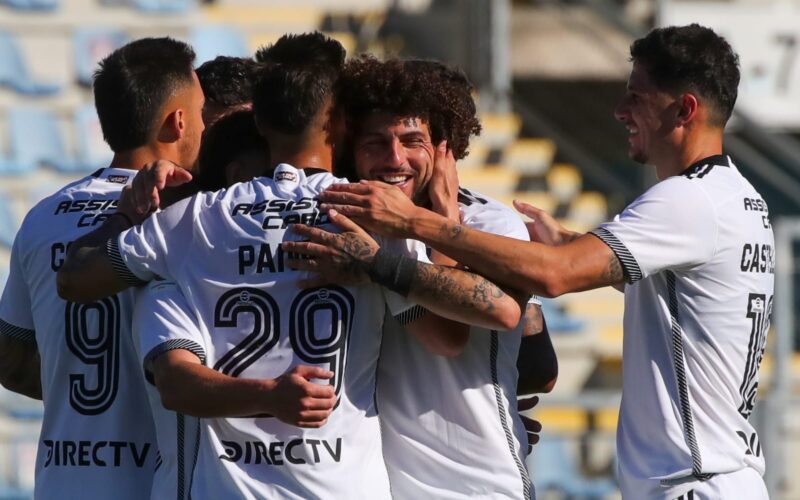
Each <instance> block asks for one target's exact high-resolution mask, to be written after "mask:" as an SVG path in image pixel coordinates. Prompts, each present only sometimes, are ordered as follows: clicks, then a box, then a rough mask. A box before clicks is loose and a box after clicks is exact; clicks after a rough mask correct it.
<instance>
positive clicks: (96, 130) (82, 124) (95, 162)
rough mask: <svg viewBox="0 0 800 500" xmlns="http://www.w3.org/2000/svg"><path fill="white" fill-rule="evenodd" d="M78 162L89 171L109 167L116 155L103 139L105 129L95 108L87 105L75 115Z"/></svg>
mask: <svg viewBox="0 0 800 500" xmlns="http://www.w3.org/2000/svg"><path fill="white" fill-rule="evenodd" d="M75 139H76V142H77V162H78V163H79V164H81V165H83V166H84V167H85V169H86V170H87V171H89V170H97V169H98V168H103V167H107V166H108V164H109V163H111V158H113V156H114V153H113V152H112V151H111V148H109V147H108V144H106V142H105V140H104V139H103V129H102V128H101V127H100V119H99V118H98V117H97V111H96V110H95V109H94V106H93V105H91V104H87V105H86V106H83V107H82V108H81V109H79V110H78V112H77V113H75Z"/></svg>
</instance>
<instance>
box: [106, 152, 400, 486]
mask: <svg viewBox="0 0 800 500" xmlns="http://www.w3.org/2000/svg"><path fill="white" fill-rule="evenodd" d="M337 182H345V181H343V180H340V179H337V178H335V177H333V176H332V175H330V174H328V173H316V174H313V175H308V174H307V172H305V171H303V170H298V169H295V168H294V167H291V166H289V165H279V166H278V167H277V168H276V170H275V173H274V175H273V179H268V178H263V177H262V178H258V179H255V180H253V181H251V182H248V183H241V184H236V185H234V186H232V187H231V188H230V189H228V190H223V191H219V192H217V193H201V194H198V195H196V196H195V197H193V198H191V199H190V200H186V201H184V202H181V203H178V204H176V205H173V206H172V207H170V208H169V209H167V210H165V211H164V212H162V213H159V214H155V215H154V216H153V217H151V218H149V219H148V220H147V221H146V222H145V223H144V224H142V226H141V227H138V228H134V229H131V230H129V231H127V232H125V233H123V234H121V235H120V237H119V239H118V249H114V248H113V245H111V246H112V254H111V258H112V259H114V258H115V256H116V258H118V259H119V260H120V261H121V262H124V264H125V266H126V267H127V269H128V270H129V271H130V272H132V273H133V274H134V275H135V276H137V277H138V278H140V279H145V280H146V279H150V278H152V277H154V276H155V275H160V276H163V277H165V278H167V279H169V280H172V281H174V282H176V283H178V285H179V286H180V289H181V292H182V293H183V294H184V296H185V297H186V300H187V302H188V304H189V307H190V309H191V315H192V316H194V318H195V319H196V320H197V323H198V325H200V326H199V327H200V332H201V335H202V338H203V340H204V348H205V350H206V355H207V364H208V366H210V367H213V368H214V369H217V370H219V371H221V372H223V373H226V374H229V375H233V376H242V377H264V378H274V377H277V376H279V375H281V374H283V373H284V372H286V371H287V370H290V369H291V368H293V367H294V366H296V365H298V364H311V365H321V366H323V367H327V368H330V369H331V370H332V371H333V372H334V373H335V374H336V375H335V377H334V381H333V384H334V386H335V387H336V388H337V393H338V394H339V402H338V407H337V408H336V410H335V411H334V412H333V414H332V416H331V417H330V419H329V421H328V423H327V424H326V425H325V426H323V427H322V428H320V429H300V428H296V427H293V426H290V425H287V424H284V423H282V422H280V421H278V420H277V419H275V418H271V417H270V418H225V419H222V418H220V419H206V420H204V422H205V424H206V425H205V426H204V429H203V433H202V437H201V445H200V454H199V457H198V462H197V468H196V473H195V475H194V481H193V484H192V497H193V498H195V499H201V498H211V499H216V498H230V497H240V498H276V497H281V498H311V497H320V498H387V497H388V496H389V488H388V477H387V474H386V469H385V465H384V463H383V460H382V457H381V443H380V430H379V427H378V419H377V414H376V410H375V405H374V391H375V372H376V363H377V359H378V354H379V348H380V340H381V328H380V327H381V325H382V323H383V320H384V311H385V304H389V308H390V310H391V312H392V313H393V314H399V313H402V312H404V311H405V310H406V309H407V308H409V307H410V306H411V305H410V304H407V303H406V302H405V300H400V299H402V298H400V297H398V296H396V295H394V296H393V298H392V297H390V296H389V294H386V293H384V291H383V289H382V288H381V287H378V286H375V285H364V286H358V287H346V288H345V287H339V286H328V287H323V288H320V289H314V290H306V291H304V290H301V289H299V288H298V286H297V282H298V280H300V279H303V278H306V277H308V274H307V273H305V272H299V271H292V270H291V269H289V268H288V267H284V263H285V259H286V256H285V255H284V254H283V252H282V250H281V249H280V243H281V242H282V241H285V240H289V239H295V238H297V236H296V235H295V234H293V233H292V232H291V231H287V230H286V227H287V226H288V225H289V224H291V223H293V222H301V221H302V222H306V223H309V224H314V225H327V224H328V222H327V216H326V215H324V214H320V213H319V211H318V209H317V202H316V197H317V195H318V194H319V193H320V192H321V191H322V190H324V189H325V188H326V187H328V186H330V185H331V184H333V183H337ZM114 252H118V253H117V254H114ZM122 271H123V272H124V271H125V270H124V269H122ZM237 353H238V354H237ZM221 457H222V458H221Z"/></svg>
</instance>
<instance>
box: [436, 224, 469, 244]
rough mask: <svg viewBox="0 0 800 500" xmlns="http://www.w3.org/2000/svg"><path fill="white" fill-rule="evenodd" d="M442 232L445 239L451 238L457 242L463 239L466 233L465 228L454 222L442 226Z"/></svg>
mask: <svg viewBox="0 0 800 500" xmlns="http://www.w3.org/2000/svg"><path fill="white" fill-rule="evenodd" d="M440 231H441V233H442V235H443V236H444V237H445V238H450V239H451V240H457V239H458V238H460V237H461V234H462V233H463V232H464V226H462V225H461V224H457V223H454V222H448V223H445V224H443V225H442V228H441V230H440Z"/></svg>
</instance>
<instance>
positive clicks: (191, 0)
mask: <svg viewBox="0 0 800 500" xmlns="http://www.w3.org/2000/svg"><path fill="white" fill-rule="evenodd" d="M129 3H130V4H131V5H132V6H133V7H135V8H136V9H137V10H139V11H140V12H144V13H147V14H178V13H181V12H186V11H189V10H191V9H194V8H195V7H196V6H197V2H196V1H195V0H130V2H129Z"/></svg>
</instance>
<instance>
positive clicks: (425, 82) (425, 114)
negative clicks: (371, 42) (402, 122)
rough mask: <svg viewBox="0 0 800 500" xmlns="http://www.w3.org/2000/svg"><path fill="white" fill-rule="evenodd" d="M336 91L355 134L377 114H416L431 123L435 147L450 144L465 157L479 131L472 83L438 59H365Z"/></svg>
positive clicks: (457, 154)
mask: <svg viewBox="0 0 800 500" xmlns="http://www.w3.org/2000/svg"><path fill="white" fill-rule="evenodd" d="M338 89H339V95H338V101H339V103H340V105H341V106H342V107H343V109H344V111H345V114H346V115H347V119H348V122H349V128H350V129H352V130H355V131H356V132H357V131H358V127H359V124H360V123H361V122H362V121H363V120H364V119H365V118H367V117H368V116H369V115H371V114H374V113H389V114H392V115H397V116H398V117H402V116H408V117H411V116H416V117H419V118H422V119H423V120H425V121H426V122H427V123H428V126H429V127H430V131H431V140H432V141H433V143H434V144H438V143H439V142H441V141H442V140H446V141H447V147H448V149H450V150H452V152H453V156H455V158H456V159H461V158H464V157H465V156H467V154H468V149H467V148H468V147H469V140H470V136H471V135H473V134H475V135H477V134H480V131H481V124H480V121H479V120H478V117H477V112H476V109H475V102H474V100H473V99H472V89H473V87H472V84H471V83H470V82H469V80H468V79H467V77H466V76H465V75H464V73H463V72H462V71H460V70H458V69H455V68H452V67H449V66H447V65H446V64H443V63H441V62H438V61H426V60H405V61H404V60H399V59H391V60H388V61H385V62H381V61H378V60H377V59H375V58H374V57H372V56H368V55H365V56H361V57H359V58H357V59H354V60H351V61H349V62H348V63H347V65H346V67H345V70H344V73H343V74H342V78H341V80H340V82H339V86H338Z"/></svg>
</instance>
